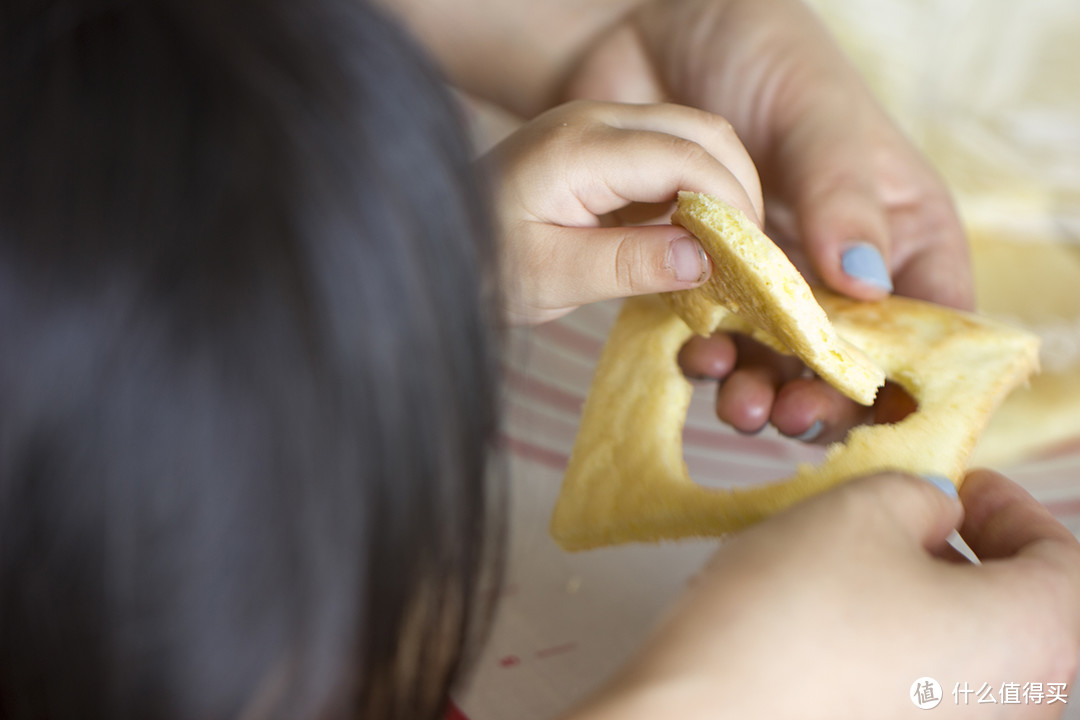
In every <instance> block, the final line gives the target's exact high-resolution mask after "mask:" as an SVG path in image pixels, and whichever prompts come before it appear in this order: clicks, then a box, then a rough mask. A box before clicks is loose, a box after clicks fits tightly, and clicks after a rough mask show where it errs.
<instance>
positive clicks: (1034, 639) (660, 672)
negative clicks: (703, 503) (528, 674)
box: [572, 471, 1080, 720]
mask: <svg viewBox="0 0 1080 720" xmlns="http://www.w3.org/2000/svg"><path fill="white" fill-rule="evenodd" d="M961 499H962V500H963V503H964V506H965V508H966V518H965V519H964V522H963V525H962V526H961V533H962V534H963V536H964V537H965V538H966V539H967V541H968V543H969V544H970V545H971V547H972V548H973V550H974V551H975V552H976V554H978V555H979V556H980V557H981V558H982V560H983V564H982V565H981V566H973V565H970V564H968V563H967V562H966V561H961V562H957V561H956V559H955V558H950V559H943V558H945V557H947V556H948V555H949V552H948V551H949V550H950V548H947V547H946V546H945V538H946V536H947V535H948V534H949V532H950V531H951V530H952V529H953V527H954V526H956V525H957V524H958V523H959V521H960V519H961V516H962V515H963V514H964V509H965V508H961V504H960V503H959V502H957V501H956V500H955V499H952V498H950V497H947V496H946V495H945V494H944V493H942V492H941V491H939V490H938V489H936V488H935V487H933V486H932V485H930V484H929V483H927V482H924V481H922V480H920V479H916V478H911V477H906V476H899V475H883V476H878V477H872V478H867V479H864V480H861V481H856V482H853V483H850V484H847V485H845V486H843V487H840V488H838V489H836V490H834V491H831V492H829V493H827V494H824V495H821V496H819V497H817V498H814V499H812V500H809V501H807V502H806V503H804V504H802V505H800V506H798V507H797V508H795V509H793V510H791V511H789V512H787V513H784V514H782V515H779V516H777V517H775V518H773V519H772V520H769V521H767V522H765V523H762V524H761V525H758V526H756V527H754V528H751V529H749V530H747V531H745V532H743V533H741V534H739V535H737V536H735V537H734V538H732V539H731V540H729V541H727V542H726V543H725V544H724V545H723V546H722V547H721V549H720V550H719V552H717V554H716V555H715V556H714V558H713V560H712V561H711V562H710V564H709V565H708V566H707V567H706V568H705V570H704V571H703V572H702V573H701V574H700V575H699V576H698V577H697V578H696V579H695V580H694V582H693V583H692V584H691V586H690V588H689V590H688V591H687V593H686V594H685V596H684V597H683V598H682V600H681V602H680V603H679V604H678V605H677V606H676V607H675V608H674V612H673V613H672V614H671V615H670V616H669V617H668V618H667V620H666V621H665V622H664V623H663V624H662V625H661V626H660V627H659V629H658V630H657V632H656V633H655V635H654V636H653V638H652V640H651V641H650V642H649V643H647V645H646V647H645V648H644V649H643V650H642V651H641V652H640V654H639V655H638V657H637V659H636V660H635V661H633V662H632V663H631V664H630V665H629V666H627V668H626V669H625V670H624V671H623V673H622V674H621V675H620V677H618V678H617V679H616V681H615V683H613V684H612V685H611V686H610V687H609V688H608V690H607V691H606V692H605V693H603V694H601V695H600V696H598V698H597V699H596V700H595V701H594V702H593V703H592V704H591V705H590V706H589V707H588V708H586V709H585V710H583V711H581V713H580V714H576V715H573V716H572V717H574V718H575V719H578V718H580V719H581V720H584V719H585V718H590V719H592V720H600V719H601V718H608V717H611V718H616V717H617V718H620V720H636V719H637V718H639V717H640V718H649V719H650V720H651V719H652V718H656V717H678V718H682V719H683V720H694V719H696V718H729V717H730V718H741V719H744V720H748V719H753V718H796V717H797V718H802V719H803V720H812V719H814V718H828V719H829V720H843V719H844V718H853V719H854V718H859V719H862V718H878V719H881V720H887V719H889V718H900V717H923V715H921V714H920V713H923V710H921V709H919V708H918V707H916V705H915V704H914V703H913V702H912V697H910V696H909V693H911V686H912V684H913V683H914V682H915V681H916V680H917V679H918V678H921V677H931V678H934V679H935V680H936V681H937V682H938V683H939V684H940V685H941V688H942V693H943V697H942V701H941V703H940V705H939V706H938V707H937V708H936V709H935V710H934V715H933V717H935V718H937V717H974V718H991V717H993V718H1002V717H1008V718H1014V717H1015V718H1019V717H1024V718H1052V717H1058V716H1059V715H1060V714H1061V712H1062V711H1063V710H1064V708H1065V705H1062V704H1060V703H1055V704H1050V705H1048V704H1046V703H1045V702H1044V703H1043V704H1038V705H1037V704H1033V703H1025V704H1012V705H1010V704H1002V703H1001V692H1002V687H1003V685H1007V684H1017V685H1018V686H1022V685H1023V684H1024V683H1041V686H1040V687H1042V688H1043V689H1044V690H1045V689H1046V688H1050V687H1051V685H1050V684H1051V683H1055V684H1060V683H1068V684H1069V687H1067V688H1066V689H1065V691H1066V692H1068V691H1069V690H1071V683H1072V681H1073V679H1074V674H1075V672H1076V666H1077V653H1078V650H1080V544H1078V543H1077V541H1076V539H1075V538H1074V537H1073V536H1072V535H1071V534H1070V533H1069V531H1068V530H1067V529H1066V528H1064V527H1063V526H1062V525H1060V524H1059V523H1058V522H1057V521H1055V520H1054V519H1053V518H1052V517H1051V516H1050V514H1049V512H1047V511H1046V509H1045V508H1043V507H1042V506H1041V505H1039V504H1038V503H1037V502H1036V501H1035V500H1034V499H1033V498H1031V496H1030V495H1028V494H1027V493H1026V492H1025V491H1024V490H1023V489H1021V488H1020V487H1019V486H1017V485H1015V484H1013V483H1011V482H1009V481H1008V480H1006V479H1005V478H1004V477H1002V476H1000V475H997V474H995V473H991V472H987V471H979V472H976V473H973V474H972V475H971V476H969V478H968V479H967V482H966V483H965V484H964V485H963V489H962V491H961ZM983 683H986V685H987V687H989V688H991V689H992V693H993V695H994V696H995V698H997V699H998V704H996V705H987V704H977V703H976V700H977V698H976V696H975V694H974V693H975V692H976V691H978V690H979V688H980V687H982V686H983ZM1058 687H1060V686H1058ZM967 689H970V690H971V691H972V692H971V693H969V694H967V695H965V694H964V693H965V691H966V690H967ZM954 690H957V691H958V692H957V694H956V695H955V696H954V695H953V691H954ZM965 700H966V702H965Z"/></svg>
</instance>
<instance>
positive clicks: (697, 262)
mask: <svg viewBox="0 0 1080 720" xmlns="http://www.w3.org/2000/svg"><path fill="white" fill-rule="evenodd" d="M666 266H667V267H668V268H671V269H672V270H674V271H675V278H676V279H677V280H679V281H680V282H692V283H702V282H704V281H705V278H707V277H709V256H708V255H706V254H705V248H703V247H701V243H699V242H698V241H697V240H695V239H694V238H692V237H686V236H683V237H681V238H677V239H675V240H673V241H672V242H671V245H670V246H669V247H668V256H667V263H666Z"/></svg>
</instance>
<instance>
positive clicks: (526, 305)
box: [488, 101, 763, 323]
mask: <svg viewBox="0 0 1080 720" xmlns="http://www.w3.org/2000/svg"><path fill="white" fill-rule="evenodd" d="M488 159H489V161H490V162H491V165H492V166H493V168H494V172H495V174H496V181H495V191H496V192H495V198H496V208H495V210H496V218H497V221H498V223H499V226H500V227H499V230H500V235H501V236H502V237H503V238H504V239H505V241H504V255H503V264H504V288H505V293H506V303H507V313H508V316H509V318H510V320H511V321H512V322H515V323H538V322H544V321H546V320H551V319H554V318H557V317H559V316H561V315H564V314H566V313H568V312H570V311H571V310H573V309H574V308H576V307H578V306H580V305H584V304H586V303H590V302H596V301H598V300H607V299H611V298H617V297H625V296H629V295H641V294H647V293H656V292H664V291H670V290H683V289H686V288H692V287H696V286H697V285H700V284H701V283H702V282H704V281H705V280H706V279H707V278H708V276H709V272H710V265H709V260H708V257H707V256H706V255H705V254H704V252H703V251H702V250H701V247H700V245H699V244H698V242H697V241H696V240H695V239H694V238H692V237H691V236H690V235H689V233H687V232H686V231H685V230H683V229H682V228H679V227H675V226H672V225H670V224H666V223H665V224H661V225H647V226H627V225H623V224H621V223H620V224H618V225H613V223H618V222H619V221H618V219H617V217H616V216H617V214H618V213H619V211H621V210H625V209H626V208H627V206H629V205H631V204H632V203H671V202H672V201H674V199H675V195H676V193H677V192H678V191H679V190H693V191H698V192H705V193H709V194H711V195H715V196H717V197H720V198H723V199H725V200H727V201H728V202H729V203H731V204H732V205H734V206H736V207H738V208H739V209H741V210H742V211H743V212H744V213H746V214H747V216H748V217H750V218H752V219H753V220H754V221H755V222H757V223H759V224H760V223H761V217H762V215H763V211H762V200H761V187H760V185H759V183H758V176H757V172H756V170H755V169H754V165H753V163H752V162H751V160H750V157H749V155H747V153H746V150H745V149H744V148H743V146H742V144H741V143H740V142H739V139H738V138H737V137H736V136H735V133H734V131H733V130H732V129H731V125H730V124H729V123H728V122H727V121H726V120H724V119H723V118H721V117H719V116H716V115H712V114H710V113H707V112H704V111H702V110H695V109H692V108H688V107H682V106H679V105H670V104H655V105H622V104H614V103H597V102H583V101H579V102H573V103H569V104H567V105H562V106H559V107H557V108H555V109H553V110H550V111H548V112H546V113H544V114H542V115H540V116H539V117H537V118H536V119H535V120H533V121H531V122H528V123H526V124H525V125H524V126H523V127H522V128H521V129H520V130H518V131H517V132H515V133H514V134H513V135H511V136H510V137H509V138H507V139H506V140H504V141H503V142H502V143H500V144H499V145H497V146H496V147H495V148H494V149H493V150H492V152H491V154H490V156H489V158H488Z"/></svg>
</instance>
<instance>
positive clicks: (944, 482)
mask: <svg viewBox="0 0 1080 720" xmlns="http://www.w3.org/2000/svg"><path fill="white" fill-rule="evenodd" d="M920 477H921V478H922V479H923V480H925V481H926V482H928V483H930V484H931V485H933V486H934V487H936V488H937V489H938V490H940V491H941V492H943V493H945V494H946V495H948V496H949V497H951V498H958V497H960V494H959V493H958V492H957V491H956V485H954V484H953V481H952V480H950V479H949V478H947V477H945V476H944V475H930V474H927V475H920Z"/></svg>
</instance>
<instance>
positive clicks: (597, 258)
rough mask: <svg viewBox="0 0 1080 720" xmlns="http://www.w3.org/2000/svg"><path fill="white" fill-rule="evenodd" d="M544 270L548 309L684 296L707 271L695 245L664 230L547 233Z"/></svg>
mask: <svg viewBox="0 0 1080 720" xmlns="http://www.w3.org/2000/svg"><path fill="white" fill-rule="evenodd" d="M550 231H551V232H552V233H554V234H555V235H557V236H562V237H552V238H550V242H549V243H547V246H548V248H550V249H551V254H550V256H549V258H548V261H547V263H546V264H547V265H548V267H547V268H546V270H547V272H548V273H550V274H549V275H548V278H547V279H546V280H545V282H544V285H545V286H546V291H545V294H548V295H549V297H547V298H545V300H546V304H550V305H549V306H564V307H568V306H578V305H586V304H588V303H592V302H598V301H600V300H610V299H613V298H620V297H628V296H631V295H648V294H651V293H658V292H670V291H674V290H686V289H688V288H694V287H697V286H698V285H701V284H702V283H703V282H705V281H706V280H707V279H708V277H709V274H710V272H711V270H712V265H711V263H710V260H709V256H708V255H707V254H706V253H705V251H704V249H702V247H701V245H700V244H699V243H698V241H697V240H696V239H694V238H693V237H691V236H690V235H688V234H687V232H686V231H685V230H683V229H682V228H678V227H674V226H670V225H654V226H642V227H616V228H567V227H553V228H550Z"/></svg>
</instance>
